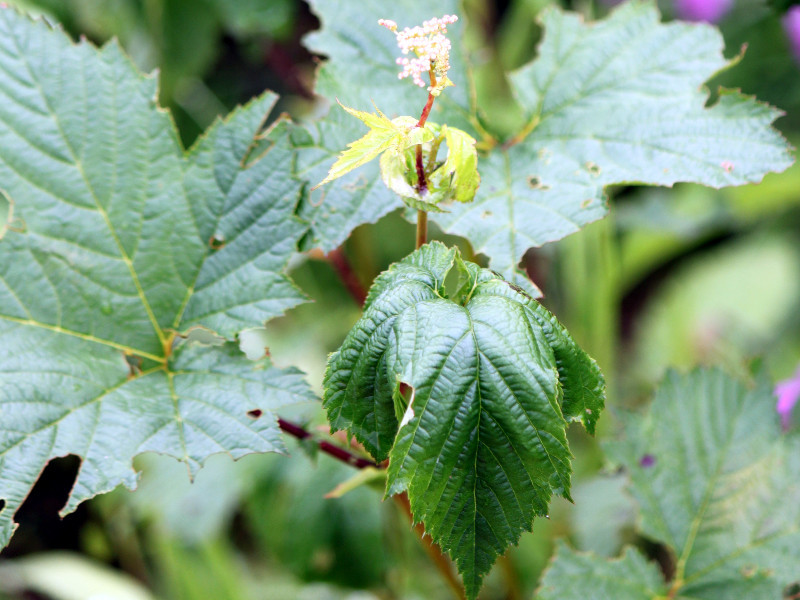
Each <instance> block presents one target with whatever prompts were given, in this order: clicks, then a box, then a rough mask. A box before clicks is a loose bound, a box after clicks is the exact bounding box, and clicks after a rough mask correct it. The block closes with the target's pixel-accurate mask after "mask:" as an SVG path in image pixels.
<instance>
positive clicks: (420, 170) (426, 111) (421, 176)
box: [416, 70, 436, 194]
mask: <svg viewBox="0 0 800 600" xmlns="http://www.w3.org/2000/svg"><path fill="white" fill-rule="evenodd" d="M428 75H429V76H430V78H431V89H433V88H434V87H436V75H434V73H433V70H431V71H429V72H428ZM435 99H436V96H434V95H433V94H432V93H431V92H428V101H427V102H426V103H425V108H423V109H422V114H421V115H420V117H419V121H417V127H425V122H426V121H427V120H428V115H430V114H431V108H433V101H434V100H435ZM416 158H417V161H416V162H417V192H419V193H420V194H424V193H425V192H426V191H428V182H427V181H425V166H424V164H423V160H422V144H417V155H416Z"/></svg>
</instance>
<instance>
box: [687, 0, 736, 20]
mask: <svg viewBox="0 0 800 600" xmlns="http://www.w3.org/2000/svg"><path fill="white" fill-rule="evenodd" d="M732 6H733V0H675V13H676V14H677V15H678V18H679V19H683V20H684V21H707V22H708V23H716V22H717V21H719V20H720V19H721V18H722V17H724V16H725V14H726V13H727V12H728V11H729V10H730V9H731V7H732Z"/></svg>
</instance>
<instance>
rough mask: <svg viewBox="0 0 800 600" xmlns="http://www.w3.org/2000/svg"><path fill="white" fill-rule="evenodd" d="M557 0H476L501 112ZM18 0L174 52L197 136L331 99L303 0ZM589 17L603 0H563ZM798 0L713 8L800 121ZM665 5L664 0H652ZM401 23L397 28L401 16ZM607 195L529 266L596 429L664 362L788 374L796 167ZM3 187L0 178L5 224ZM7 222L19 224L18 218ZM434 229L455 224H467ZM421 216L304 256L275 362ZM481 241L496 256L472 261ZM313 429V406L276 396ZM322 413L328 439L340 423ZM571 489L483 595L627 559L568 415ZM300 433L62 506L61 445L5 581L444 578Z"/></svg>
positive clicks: (322, 585)
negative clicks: (559, 326) (792, 9)
mask: <svg viewBox="0 0 800 600" xmlns="http://www.w3.org/2000/svg"><path fill="white" fill-rule="evenodd" d="M553 3H554V2H551V1H549V0H508V1H505V2H491V1H489V0H466V2H465V7H464V16H465V17H466V19H467V23H468V30H467V38H466V44H467V46H468V49H469V50H470V52H471V54H472V58H473V62H474V64H475V68H476V86H477V93H478V98H479V103H480V105H481V107H482V109H483V111H484V113H485V115H486V121H487V123H490V124H491V127H492V129H493V130H494V131H496V132H499V133H500V134H501V135H502V133H503V132H510V131H513V130H514V129H515V127H517V126H518V124H519V123H520V122H521V121H520V120H521V118H522V117H521V114H520V113H519V110H518V108H517V107H516V105H515V104H514V103H513V101H512V99H511V97H510V95H509V93H508V87H507V83H506V80H505V76H504V74H503V73H504V72H505V71H506V70H508V69H513V68H515V67H518V66H520V65H522V64H524V63H525V62H527V61H528V60H530V59H531V58H533V57H534V56H535V51H536V50H535V47H536V42H537V41H538V39H539V38H540V35H541V32H540V31H539V29H538V26H537V25H536V22H535V18H536V15H537V13H538V12H539V11H540V10H542V9H543V8H544V7H546V6H547V5H549V4H553ZM11 4H15V5H18V6H20V7H22V8H23V9H25V10H27V11H29V12H32V13H35V14H43V15H45V17H46V18H47V19H48V20H51V21H53V22H59V23H62V24H63V25H64V27H65V28H66V29H67V30H68V31H69V32H70V33H71V34H73V35H74V36H75V37H76V38H77V37H79V36H86V37H87V38H89V39H90V40H92V41H94V42H96V43H98V44H102V43H103V42H105V41H106V40H108V39H110V38H111V37H114V36H116V37H117V38H119V40H120V42H121V43H122V45H123V46H124V47H125V48H126V49H127V51H128V52H129V53H130V55H131V56H132V58H133V60H134V61H135V62H136V63H137V64H138V65H139V66H140V67H141V68H142V69H143V70H146V71H150V70H152V69H155V68H158V69H159V72H160V94H161V103H162V104H163V105H164V106H167V107H169V108H170V110H171V111H172V113H173V115H174V116H175V120H176V123H177V125H178V127H179V130H180V133H181V136H182V138H183V141H184V143H185V144H186V145H187V146H188V145H190V144H191V143H192V141H193V140H194V139H195V138H196V137H197V135H198V134H199V133H200V132H201V131H203V130H204V129H205V128H206V127H207V126H208V125H209V124H210V123H211V122H212V120H213V119H214V118H215V117H216V116H217V115H221V114H225V113H227V112H228V111H229V110H230V109H231V108H232V107H233V106H235V105H236V104H237V103H241V102H244V101H246V100H247V99H249V98H250V97H251V96H253V95H255V94H257V93H259V92H261V91H263V90H264V89H267V88H269V89H272V90H274V91H276V92H278V93H279V94H281V98H282V99H281V104H280V107H279V108H280V109H281V110H283V111H286V112H288V113H290V114H291V115H292V117H293V118H295V119H297V120H301V121H302V120H304V119H311V118H316V117H317V116H318V113H319V112H320V104H319V103H318V102H316V101H315V98H314V94H313V88H314V73H315V68H316V65H317V63H318V61H319V60H320V59H321V58H324V57H315V56H312V55H310V54H309V53H308V52H307V51H306V50H305V49H304V48H303V46H302V38H303V36H304V35H305V34H306V33H308V32H310V31H313V30H314V29H315V28H317V27H318V26H319V23H318V21H317V19H316V18H315V17H314V15H313V14H312V13H311V11H310V10H309V8H308V6H307V5H306V4H305V3H303V2H301V1H299V0H17V1H14V2H11ZM557 4H560V5H561V6H564V7H566V8H569V9H572V10H577V11H579V12H581V13H583V14H584V15H585V16H586V17H587V18H599V17H602V16H603V15H604V14H605V13H606V12H607V11H608V10H609V6H608V4H610V2H608V1H606V2H593V1H592V0H574V1H573V2H568V1H563V2H559V3H557ZM786 4H787V3H786V2H782V3H775V4H774V5H773V4H770V3H768V2H766V1H764V0H735V2H734V6H733V9H732V10H731V11H730V12H729V13H728V14H727V15H726V16H725V17H724V18H723V19H722V20H721V21H720V23H719V26H720V28H721V30H722V32H723V34H724V36H725V39H726V43H727V48H728V50H727V54H728V55H729V56H735V55H737V54H738V53H739V52H740V49H741V48H742V47H743V46H745V45H746V46H747V51H746V53H745V54H744V57H743V58H742V60H741V62H740V63H739V65H738V66H736V67H735V68H734V69H731V70H729V71H727V72H725V73H723V74H721V75H720V76H719V77H718V78H717V80H715V81H712V82H711V83H710V89H711V90H715V89H716V88H717V87H718V86H720V85H722V86H726V87H735V88H741V89H742V90H743V91H744V92H745V93H748V94H755V95H756V96H758V98H760V99H761V100H764V101H767V102H770V103H771V104H774V105H776V106H778V107H779V108H781V109H782V110H783V111H785V113H786V115H785V116H784V117H782V118H781V119H780V120H779V121H778V122H777V124H776V126H777V127H778V128H779V129H780V130H781V131H782V132H783V133H784V135H785V136H786V137H787V138H788V139H789V140H790V141H793V143H794V144H795V145H797V143H798V141H799V140H800V62H798V60H797V59H796V58H795V57H793V55H792V53H791V49H790V45H789V42H788V40H787V38H786V35H785V33H784V31H783V29H782V27H781V17H782V15H783V11H784V10H785V9H786V8H787V6H786ZM660 6H661V8H662V12H663V14H664V16H665V18H666V19H671V18H673V17H674V16H675V14H674V10H673V7H672V2H670V1H664V2H660ZM401 25H403V24H401ZM609 195H610V196H611V213H610V215H609V217H608V218H606V219H604V220H603V221H600V222H598V223H595V224H593V225H591V226H589V227H587V228H585V229H584V230H583V231H581V232H580V233H578V234H575V235H573V236H571V237H570V238H567V239H565V240H563V241H561V242H559V243H557V244H554V245H551V246H548V247H545V248H541V249H536V250H532V251H531V252H529V254H528V255H527V257H526V261H525V262H526V264H525V266H526V267H527V269H528V272H529V273H531V274H532V276H533V278H534V280H535V282H536V283H537V285H538V286H539V287H540V288H541V289H542V290H543V291H544V293H545V297H544V300H543V302H544V303H545V304H546V305H547V306H548V308H550V309H551V310H552V311H553V312H554V313H555V314H556V315H557V316H558V317H559V319H560V320H561V321H562V322H563V323H564V324H565V325H566V326H567V327H568V329H570V331H571V332H572V333H573V335H574V336H575V337H576V339H577V340H578V341H579V343H580V344H581V345H582V346H583V347H584V348H585V349H586V350H587V351H588V352H589V353H590V354H591V355H592V356H594V357H596V358H597V360H598V362H599V363H600V365H601V367H602V368H603V370H604V372H605V374H606V377H607V379H608V383H609V402H608V403H609V406H610V407H611V410H610V411H609V412H608V413H607V415H606V416H605V418H604V419H602V420H601V427H600V431H599V434H598V437H599V438H600V440H602V438H604V437H609V436H613V435H614V431H615V425H614V409H618V408H626V407H635V406H638V405H640V404H641V403H643V402H646V401H647V398H648V396H649V394H650V392H651V391H652V389H653V386H654V385H655V384H656V383H657V382H658V380H659V379H660V377H661V376H662V374H663V372H664V370H665V369H666V367H667V366H678V367H689V366H691V365H695V364H722V365H724V366H725V367H726V368H728V369H729V370H732V371H734V372H736V371H747V370H748V369H750V368H751V367H752V364H753V363H754V361H758V364H759V365H762V366H765V367H766V368H767V369H768V371H769V373H770V374H771V375H772V376H773V378H774V379H781V378H785V377H788V376H789V375H791V374H792V373H793V372H794V370H795V369H796V367H797V365H798V362H800V310H798V308H799V307H800V167H798V166H797V165H795V166H794V167H792V168H791V169H790V170H789V171H787V172H786V173H783V174H780V175H770V176H768V177H767V178H766V179H765V180H764V182H763V183H762V184H760V185H757V186H749V187H744V188H736V189H727V190H721V191H715V190H710V189H706V188H701V187H698V186H691V185H679V186H676V187H675V188H673V189H660V188H618V189H611V190H609ZM9 208H10V207H9V205H8V202H7V201H6V199H5V198H2V197H0V234H1V233H2V231H3V230H4V227H5V226H6V225H8V226H11V227H24V224H22V223H18V222H15V221H14V220H13V218H12V219H10V220H9V219H8V216H9V214H10V213H9ZM7 221H8V222H7ZM432 236H433V237H438V238H439V239H446V240H447V241H448V242H450V243H453V242H457V243H459V244H460V245H461V246H462V248H463V250H464V251H465V253H466V255H467V256H472V252H471V250H470V248H469V245H468V244H467V243H466V242H464V241H463V240H456V239H454V238H447V237H445V236H442V235H441V234H439V233H438V232H436V231H434V232H432ZM413 242H414V232H413V228H412V226H411V225H409V224H408V223H406V222H405V221H404V220H403V219H402V218H401V217H400V216H399V215H398V214H394V215H390V216H388V217H386V218H385V219H383V220H382V221H380V222H379V223H377V224H376V225H366V226H362V227H360V228H358V229H357V230H356V231H355V232H354V233H353V235H352V236H351V237H350V239H349V240H348V241H347V242H346V244H345V245H344V246H343V248H342V249H341V252H339V253H336V254H335V255H333V256H329V257H327V258H326V257H322V256H316V255H314V254H313V253H312V255H311V256H308V255H298V256H297V257H296V259H295V260H294V261H293V264H292V276H293V277H294V279H295V281H296V282H297V283H298V285H300V287H301V288H302V289H303V290H304V291H305V292H306V293H307V294H308V296H309V297H310V298H311V299H312V300H313V303H309V304H305V305H302V306H300V307H298V308H296V309H294V310H292V311H291V312H290V313H289V314H287V315H286V316H285V317H283V318H280V319H277V320H275V321H273V322H272V323H270V324H269V325H268V327H267V329H266V330H256V331H252V332H249V333H248V335H246V336H244V338H245V340H244V341H245V344H250V345H252V346H253V347H255V348H263V346H264V345H267V346H269V348H270V352H271V355H272V357H273V359H274V360H275V362H276V363H277V364H278V365H280V366H286V365H297V366H299V367H300V368H302V369H304V370H305V371H306V372H307V373H308V378H309V381H310V382H311V383H312V385H314V386H316V388H317V389H319V388H320V386H321V381H322V374H323V370H324V366H325V360H326V357H327V354H328V353H329V352H331V351H333V350H335V349H336V348H337V347H338V345H339V344H340V343H341V341H342V339H343V338H344V335H345V334H346V332H347V331H348V330H349V328H350V327H351V326H352V325H353V324H354V323H355V321H356V320H357V319H358V316H359V312H360V311H359V306H358V303H357V302H356V301H355V300H354V299H353V295H352V293H351V291H349V290H348V288H347V286H346V285H345V284H344V283H343V279H342V277H341V270H342V269H343V268H344V269H349V270H351V271H352V274H353V276H354V277H355V280H356V281H357V282H359V283H360V285H361V286H362V287H368V286H369V284H370V282H371V281H372V279H373V278H374V277H375V276H376V275H377V274H378V273H379V272H380V271H382V270H383V269H385V268H386V267H387V266H388V265H389V264H390V263H391V262H393V261H395V260H398V259H400V258H401V257H403V256H404V255H406V254H407V253H409V252H410V251H411V250H412V249H413ZM474 258H477V259H478V260H480V258H481V257H474ZM284 416H286V417H287V418H292V419H294V420H296V421H299V422H302V423H304V424H307V425H308V426H309V427H312V428H314V427H317V426H320V425H321V424H322V423H324V416H323V415H322V412H321V409H320V407H319V406H318V405H308V406H300V407H297V408H295V409H294V410H293V411H292V413H291V414H287V415H284ZM325 431H326V429H325V428H322V430H321V431H320V435H325ZM571 444H572V447H573V451H574V452H575V455H576V461H575V470H576V475H575V492H574V498H575V504H574V505H572V504H569V503H567V502H564V501H561V500H556V501H555V502H554V503H553V506H552V510H551V515H550V519H548V520H539V521H537V522H536V524H535V526H534V531H533V533H532V534H527V535H524V536H523V538H522V541H521V543H520V545H519V546H518V547H515V548H512V549H511V550H510V551H509V552H508V554H507V555H506V556H505V557H504V558H503V559H501V560H500V561H499V562H498V564H497V566H496V567H495V569H494V570H493V571H492V573H491V574H490V576H489V577H488V578H487V581H486V585H485V587H484V590H483V592H482V593H481V598H482V599H483V600H495V599H508V600H517V599H520V598H532V597H533V596H534V590H535V588H536V585H537V582H538V579H539V576H540V574H541V572H542V570H543V569H544V568H545V566H546V564H547V561H548V559H549V557H550V553H551V549H552V547H553V543H554V540H555V539H556V538H559V537H565V536H566V537H567V538H569V540H570V541H571V543H572V544H573V545H575V546H576V547H577V548H579V549H582V550H593V551H595V552H597V553H600V554H602V555H606V556H613V555H615V554H616V553H617V552H618V550H619V548H620V546H621V544H622V543H623V542H625V543H634V544H637V545H638V546H639V547H640V548H642V549H644V550H645V551H646V552H648V553H649V554H650V555H651V557H653V558H655V559H656V560H657V559H658V554H659V549H658V548H654V547H651V546H649V545H648V544H647V542H646V541H644V540H641V539H636V538H635V537H634V534H633V533H632V532H633V520H634V518H635V512H634V508H633V507H632V505H631V503H630V500H629V499H628V497H627V495H626V494H625V493H624V490H623V484H624V478H623V477H622V476H621V475H620V474H619V473H616V472H614V471H613V469H610V468H609V467H607V466H606V465H605V463H604V459H603V455H602V452H601V450H600V448H599V443H598V440H593V439H589V438H588V437H587V436H585V435H584V434H583V433H582V430H579V429H578V428H574V429H573V430H572V431H571ZM306 450H307V449H302V448H299V447H297V446H296V445H295V446H293V447H292V453H291V455H290V456H288V457H283V456H249V457H246V458H244V459H242V460H240V461H238V462H237V463H233V462H232V461H231V460H230V459H228V458H227V457H225V456H216V457H213V458H212V460H210V461H209V462H208V466H207V467H206V468H205V469H203V470H202V471H201V472H200V474H199V476H198V477H197V479H196V480H195V482H194V484H192V485H190V484H189V481H188V475H187V472H186V469H185V468H184V467H183V466H182V465H180V464H178V463H177V462H175V461H173V460H171V459H166V458H164V457H160V456H151V455H148V456H143V457H140V459H139V460H138V461H137V467H138V468H139V469H141V471H142V477H141V483H140V486H139V489H138V491H136V492H135V493H130V492H128V491H127V490H117V491H115V492H113V493H111V494H108V495H106V496H103V497H100V498H97V499H95V500H93V501H91V502H89V503H86V504H84V505H82V506H81V507H80V508H79V509H78V511H76V512H75V513H74V514H72V515H69V516H68V517H66V518H65V519H64V520H63V521H61V520H60V519H59V518H58V517H57V512H58V510H59V509H60V508H61V506H62V505H63V503H64V501H65V500H66V497H67V494H68V492H69V489H70V486H71V483H72V481H73V479H74V475H75V472H76V470H77V468H78V461H77V460H76V459H74V458H65V459H59V460H56V461H54V462H53V463H51V465H50V466H49V467H48V468H47V470H46V471H45V474H44V476H43V477H42V478H41V480H40V482H39V483H38V484H37V486H36V488H35V489H34V491H33V493H32V494H31V496H30V498H29V499H28V501H27V502H26V504H25V505H24V506H23V508H22V510H21V511H20V512H19V513H18V516H17V520H18V521H19V522H20V528H19V530H18V532H17V534H16V535H15V537H14V538H13V540H12V543H11V545H10V546H9V547H8V548H7V549H5V550H4V551H3V552H2V554H0V599H4V600H10V599H14V600H20V599H23V598H25V599H31V598H33V599H37V598H44V599H53V600H61V599H63V600H72V599H75V600H84V599H88V598H92V597H96V598H101V597H102V598H114V599H128V598H130V599H132V600H133V599H141V600H145V599H154V598H158V599H164V600H172V599H175V600H194V599H198V600H200V599H203V600H205V599H208V598H214V599H232V600H260V599H264V600H267V599H269V600H282V599H286V600H291V599H314V600H316V599H322V600H324V599H331V600H334V599H353V600H355V599H358V600H367V599H375V598H378V599H386V600H389V599H398V600H399V599H409V600H410V599H417V598H418V599H428V598H448V597H450V594H451V593H450V591H449V590H448V588H447V586H446V584H445V583H444V582H443V581H442V579H441V578H440V576H439V574H438V573H437V571H436V569H435V568H434V567H433V566H432V565H431V563H430V561H429V559H428V557H427V555H426V553H425V551H424V550H423V548H422V546H421V544H420V543H419V540H418V539H417V538H416V537H415V535H414V533H413V532H412V531H411V529H410V526H409V523H408V520H407V518H406V516H405V515H404V514H403V513H402V511H400V510H399V509H398V507H397V506H396V505H395V504H394V503H393V502H381V497H382V494H381V492H380V491H379V489H377V488H376V489H373V488H372V487H370V486H362V487H359V488H357V489H355V490H354V491H352V492H350V493H348V494H346V495H344V496H343V497H341V498H333V499H329V498H325V497H324V496H325V494H326V493H327V492H329V491H331V490H332V489H333V488H335V487H336V486H337V485H338V484H339V483H341V482H343V481H345V480H347V479H348V478H350V477H351V476H352V475H353V474H354V471H353V470H352V469H349V468H348V467H346V466H344V465H342V464H340V463H337V462H335V461H333V460H332V459H330V458H328V457H326V456H323V455H318V456H312V454H313V453H310V452H307V451H306Z"/></svg>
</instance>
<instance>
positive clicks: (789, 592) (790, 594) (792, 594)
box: [783, 581, 800, 600]
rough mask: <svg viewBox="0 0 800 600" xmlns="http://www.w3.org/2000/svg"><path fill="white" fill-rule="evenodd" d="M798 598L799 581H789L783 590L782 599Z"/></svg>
mask: <svg viewBox="0 0 800 600" xmlns="http://www.w3.org/2000/svg"><path fill="white" fill-rule="evenodd" d="M797 598H800V581H796V582H794V583H790V584H789V585H787V586H786V588H785V589H784V590H783V600H797Z"/></svg>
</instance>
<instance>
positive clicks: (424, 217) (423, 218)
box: [417, 210, 428, 249]
mask: <svg viewBox="0 0 800 600" xmlns="http://www.w3.org/2000/svg"><path fill="white" fill-rule="evenodd" d="M427 241H428V213H427V212H425V211H424V210H418V211H417V249H419V248H421V247H422V246H423V245H425V243H426V242H427Z"/></svg>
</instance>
